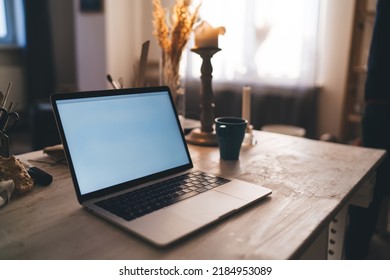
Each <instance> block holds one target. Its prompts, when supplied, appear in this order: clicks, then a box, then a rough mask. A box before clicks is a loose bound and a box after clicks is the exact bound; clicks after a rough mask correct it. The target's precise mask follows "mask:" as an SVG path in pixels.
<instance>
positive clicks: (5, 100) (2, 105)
mask: <svg viewBox="0 0 390 280" xmlns="http://www.w3.org/2000/svg"><path fill="white" fill-rule="evenodd" d="M11 86H12V82H9V83H8V88H7V91H6V93H5V97H4V100H3V104H1V107H4V106H5V103H6V102H7V98H8V95H9V93H10V91H11Z"/></svg>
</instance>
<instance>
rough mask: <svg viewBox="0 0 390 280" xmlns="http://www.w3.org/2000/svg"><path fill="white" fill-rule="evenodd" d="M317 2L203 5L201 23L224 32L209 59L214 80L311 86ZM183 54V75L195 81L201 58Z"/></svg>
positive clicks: (215, 0) (230, 0)
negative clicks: (185, 57) (224, 29)
mask: <svg viewBox="0 0 390 280" xmlns="http://www.w3.org/2000/svg"><path fill="white" fill-rule="evenodd" d="M319 2H320V0H209V1H205V0H203V1H202V6H201V9H200V16H201V20H206V21H208V22H209V23H210V24H211V25H212V26H214V27H218V26H225V27H226V33H225V35H223V36H219V47H220V48H221V49H222V51H220V52H219V53H217V54H215V55H214V57H213V58H212V65H213V69H214V71H213V77H214V80H216V81H239V82H241V83H247V84H254V83H259V84H263V85H278V86H313V85H315V81H316V61H317V53H316V49H317V31H318V21H319V7H320V5H319ZM197 3H198V2H197V1H194V4H197ZM189 46H193V44H192V43H190V44H189ZM187 51H188V53H187V63H188V65H187V66H188V67H186V68H185V69H187V70H188V73H183V74H184V75H185V76H187V78H189V79H193V78H199V76H200V65H201V58H200V57H199V56H198V55H197V54H195V53H193V52H191V51H189V50H187Z"/></svg>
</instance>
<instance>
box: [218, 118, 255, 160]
mask: <svg viewBox="0 0 390 280" xmlns="http://www.w3.org/2000/svg"><path fill="white" fill-rule="evenodd" d="M247 123H248V121H247V120H245V119H242V118H236V117H219V118H216V119H215V128H216V133H217V141H218V146H219V152H220V155H221V159H225V160H237V159H238V158H239V155H240V149H241V144H242V141H243V140H244V136H245V130H246V126H247Z"/></svg>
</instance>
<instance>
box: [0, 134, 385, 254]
mask: <svg viewBox="0 0 390 280" xmlns="http://www.w3.org/2000/svg"><path fill="white" fill-rule="evenodd" d="M255 136H256V138H257V142H258V144H257V145H256V146H253V147H243V148H242V150H241V155H240V160H238V161H221V160H220V158H219V152H218V148H213V147H201V146H192V145H190V146H189V147H190V152H191V155H192V158H193V161H194V164H195V166H196V168H198V169H201V170H205V171H208V172H211V173H214V174H219V175H223V176H230V177H236V178H239V179H242V180H245V181H249V182H253V183H256V184H259V185H263V186H266V187H268V188H270V189H272V191H273V193H272V195H271V196H270V197H269V198H267V199H265V200H263V201H260V202H258V203H256V204H253V205H251V206H249V207H247V208H246V209H244V210H243V211H240V212H239V213H236V214H234V215H233V216H230V217H228V218H226V219H225V220H224V221H222V222H218V223H216V224H213V225H211V226H209V227H207V228H205V229H202V230H200V231H199V232H197V233H195V234H193V235H191V236H190V237H188V238H186V239H184V240H182V241H180V242H178V243H176V244H174V245H173V246H170V247H168V248H165V249H159V248H156V247H153V246H152V245H149V244H148V243H146V242H144V241H143V240H141V239H139V238H137V237H135V236H133V235H132V234H129V233H127V232H125V231H123V230H121V229H119V228H118V227H116V226H114V225H111V224H109V223H108V222H106V221H104V220H102V219H100V218H97V217H95V216H93V215H91V214H89V213H88V212H86V211H85V210H83V209H82V208H81V206H80V205H79V204H78V203H77V199H76V195H75V193H74V190H73V185H72V181H71V179H70V175H69V171H68V169H67V166H66V165H64V164H55V165H52V164H48V163H43V162H42V161H46V162H49V161H50V159H48V158H47V157H46V156H45V155H43V154H42V152H39V151H38V152H34V153H29V154H24V155H21V156H19V158H23V159H35V160H36V161H35V162H34V164H35V165H36V166H38V167H40V168H42V169H43V170H45V171H47V172H49V173H50V174H52V175H53V177H54V181H53V183H52V184H51V185H50V186H49V187H37V186H36V187H35V188H34V190H33V191H32V192H30V193H28V194H25V195H21V196H17V197H13V198H12V200H11V202H10V204H9V205H8V206H7V207H5V208H1V209H0V259H290V258H292V259H295V258H299V257H300V256H301V255H302V254H303V253H304V251H305V250H306V249H307V248H308V247H309V245H310V244H311V243H312V242H313V241H314V240H315V238H316V237H317V236H318V235H319V234H320V233H321V232H323V231H324V230H325V229H326V227H327V225H328V224H329V222H330V221H331V219H332V218H333V217H334V216H335V215H336V214H337V213H338V212H339V211H340V210H341V209H342V208H343V207H344V206H345V205H346V204H347V203H348V201H349V200H350V199H351V197H352V196H353V194H354V193H355V192H356V191H357V190H358V189H359V187H360V186H361V185H362V184H363V183H364V181H365V180H366V179H368V178H369V176H370V174H372V172H373V171H374V170H375V168H376V167H377V166H378V164H379V162H380V161H381V160H382V159H383V158H384V156H385V152H384V151H382V150H375V149H367V148H358V147H352V146H345V145H339V144H333V143H326V142H319V141H313V140H308V139H303V138H297V137H291V136H285V135H278V134H273V133H267V132H255ZM37 160H38V161H39V162H37ZM205 207H207V205H205Z"/></svg>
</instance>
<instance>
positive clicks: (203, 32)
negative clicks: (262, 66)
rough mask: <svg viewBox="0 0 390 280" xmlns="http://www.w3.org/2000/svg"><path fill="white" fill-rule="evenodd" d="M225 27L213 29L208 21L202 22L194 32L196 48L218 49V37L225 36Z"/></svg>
mask: <svg viewBox="0 0 390 280" xmlns="http://www.w3.org/2000/svg"><path fill="white" fill-rule="evenodd" d="M225 31H226V30H225V27H223V26H221V27H217V28H214V27H212V26H211V25H210V24H209V23H208V22H207V21H202V22H201V23H200V24H199V25H198V26H197V27H196V28H195V30H194V33H195V48H218V35H223V34H225Z"/></svg>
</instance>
